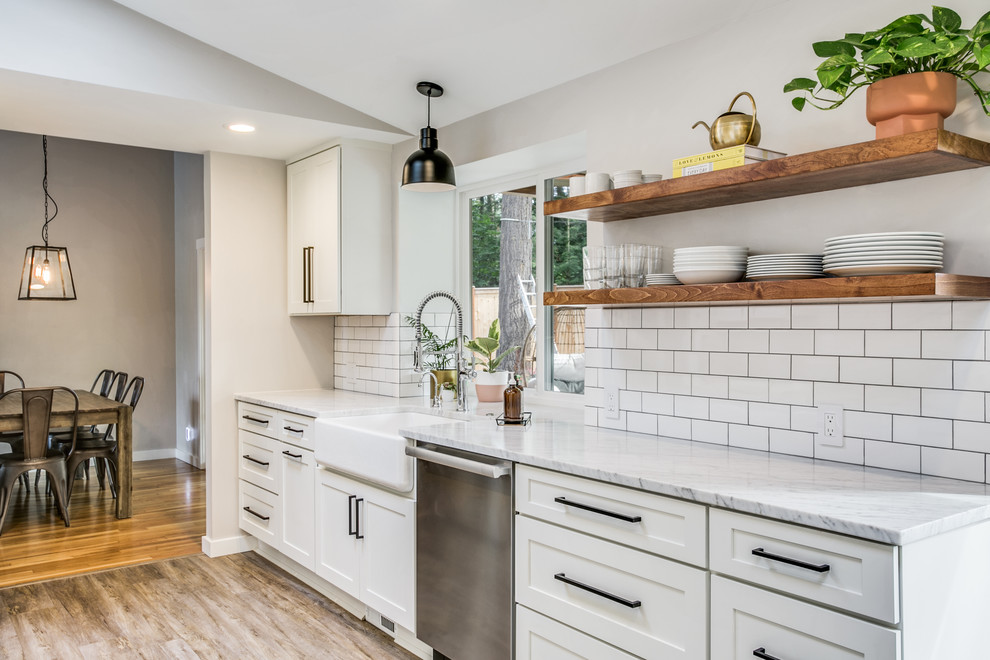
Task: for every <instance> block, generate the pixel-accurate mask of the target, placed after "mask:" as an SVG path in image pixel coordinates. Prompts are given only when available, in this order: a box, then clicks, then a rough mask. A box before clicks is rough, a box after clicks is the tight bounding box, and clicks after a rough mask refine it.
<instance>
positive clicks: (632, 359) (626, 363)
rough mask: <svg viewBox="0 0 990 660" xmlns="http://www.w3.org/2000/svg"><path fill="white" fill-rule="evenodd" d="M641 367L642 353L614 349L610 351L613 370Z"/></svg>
mask: <svg viewBox="0 0 990 660" xmlns="http://www.w3.org/2000/svg"><path fill="white" fill-rule="evenodd" d="M642 366H643V353H642V351H634V350H627V349H622V348H616V349H613V350H612V368H613V369H641V368H642Z"/></svg>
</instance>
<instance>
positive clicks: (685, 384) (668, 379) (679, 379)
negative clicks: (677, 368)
mask: <svg viewBox="0 0 990 660" xmlns="http://www.w3.org/2000/svg"><path fill="white" fill-rule="evenodd" d="M657 391H658V392H660V393H661V394H690V393H691V374H678V373H668V372H662V373H660V374H657Z"/></svg>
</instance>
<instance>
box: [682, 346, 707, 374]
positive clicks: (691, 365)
mask: <svg viewBox="0 0 990 660" xmlns="http://www.w3.org/2000/svg"><path fill="white" fill-rule="evenodd" d="M674 371H677V372H680V373H686V374H707V373H708V353H698V352H695V351H675V352H674Z"/></svg>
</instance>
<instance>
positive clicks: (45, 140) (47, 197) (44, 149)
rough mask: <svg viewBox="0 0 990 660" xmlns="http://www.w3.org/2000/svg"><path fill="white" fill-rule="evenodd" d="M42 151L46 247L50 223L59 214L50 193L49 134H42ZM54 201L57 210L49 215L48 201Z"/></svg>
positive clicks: (43, 234)
mask: <svg viewBox="0 0 990 660" xmlns="http://www.w3.org/2000/svg"><path fill="white" fill-rule="evenodd" d="M41 145H42V152H43V153H44V155H45V177H44V178H43V179H42V180H41V187H42V189H44V191H45V224H44V225H43V226H42V227H41V237H42V238H43V239H44V240H45V247H48V223H50V222H51V221H52V220H54V219H55V216H56V215H58V204H57V203H56V202H55V199H54V198H53V197H52V196H51V195H49V194H48V136H47V135H43V136H41ZM49 201H50V202H51V203H52V206H54V207H55V212H54V213H52V217H50V218H49V217H48V202H49Z"/></svg>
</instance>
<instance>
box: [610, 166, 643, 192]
mask: <svg viewBox="0 0 990 660" xmlns="http://www.w3.org/2000/svg"><path fill="white" fill-rule="evenodd" d="M641 183H643V170H622V171H621V172H616V173H615V174H613V175H612V187H613V188H625V187H626V186H638V185H639V184H641Z"/></svg>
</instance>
